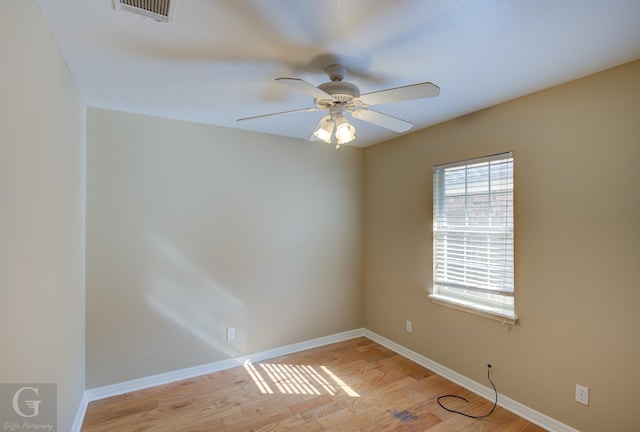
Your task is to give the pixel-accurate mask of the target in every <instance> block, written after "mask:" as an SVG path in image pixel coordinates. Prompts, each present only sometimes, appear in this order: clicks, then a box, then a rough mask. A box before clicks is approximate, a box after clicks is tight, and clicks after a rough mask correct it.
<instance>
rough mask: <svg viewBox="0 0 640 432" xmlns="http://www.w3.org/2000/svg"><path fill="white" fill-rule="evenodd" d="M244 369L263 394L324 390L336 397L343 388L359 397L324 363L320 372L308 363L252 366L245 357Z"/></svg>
mask: <svg viewBox="0 0 640 432" xmlns="http://www.w3.org/2000/svg"><path fill="white" fill-rule="evenodd" d="M256 366H257V367H256ZM244 368H245V369H246V371H247V373H248V374H249V376H251V379H252V380H253V382H254V383H255V384H256V387H258V389H259V390H260V392H261V393H262V394H274V393H275V392H276V391H277V392H280V393H283V394H299V395H321V394H324V393H327V394H329V395H331V396H335V395H336V394H338V392H340V391H341V390H342V391H344V392H345V393H346V394H347V395H349V396H351V397H360V395H359V394H358V393H357V392H356V391H355V390H353V389H352V388H351V387H349V386H348V385H347V384H346V383H345V382H344V381H343V380H341V379H340V377H338V376H337V375H335V374H334V373H333V372H331V371H330V370H329V368H327V367H326V366H320V371H318V370H316V369H315V368H314V367H313V366H309V365H292V364H278V363H258V364H257V365H254V364H253V363H251V361H250V360H247V361H246V362H245V363H244ZM274 389H275V390H274Z"/></svg>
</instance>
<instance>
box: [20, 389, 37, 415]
mask: <svg viewBox="0 0 640 432" xmlns="http://www.w3.org/2000/svg"><path fill="white" fill-rule="evenodd" d="M25 390H31V391H33V392H34V393H35V394H36V396H38V387H22V388H21V389H19V390H18V391H17V392H16V394H14V395H13V410H14V411H15V412H16V414H18V415H20V416H22V417H35V416H37V415H38V414H39V413H40V403H41V402H42V401H41V400H26V401H24V402H25V404H26V405H27V408H30V409H31V410H32V411H33V414H25V413H23V412H22V410H21V409H20V404H19V403H18V399H19V398H20V395H21V394H22V392H23V391H25Z"/></svg>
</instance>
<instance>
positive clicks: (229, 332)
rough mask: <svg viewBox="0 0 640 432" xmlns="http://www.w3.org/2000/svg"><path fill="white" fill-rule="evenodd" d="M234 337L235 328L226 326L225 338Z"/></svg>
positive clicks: (230, 338) (231, 338)
mask: <svg viewBox="0 0 640 432" xmlns="http://www.w3.org/2000/svg"><path fill="white" fill-rule="evenodd" d="M235 338H236V329H235V328H234V327H229V328H227V340H234V339H235Z"/></svg>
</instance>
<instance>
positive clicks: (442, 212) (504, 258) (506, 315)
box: [429, 152, 518, 325]
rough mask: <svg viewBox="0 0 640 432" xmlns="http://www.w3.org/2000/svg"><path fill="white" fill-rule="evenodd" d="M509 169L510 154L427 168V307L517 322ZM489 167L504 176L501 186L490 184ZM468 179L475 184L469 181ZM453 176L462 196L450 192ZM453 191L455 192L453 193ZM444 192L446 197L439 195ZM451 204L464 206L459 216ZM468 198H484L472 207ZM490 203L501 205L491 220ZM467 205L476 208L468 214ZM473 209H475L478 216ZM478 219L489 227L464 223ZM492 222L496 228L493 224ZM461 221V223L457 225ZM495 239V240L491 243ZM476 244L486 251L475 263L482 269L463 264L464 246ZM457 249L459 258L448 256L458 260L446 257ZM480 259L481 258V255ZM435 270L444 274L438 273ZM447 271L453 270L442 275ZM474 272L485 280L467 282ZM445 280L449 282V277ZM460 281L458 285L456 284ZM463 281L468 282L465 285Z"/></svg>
mask: <svg viewBox="0 0 640 432" xmlns="http://www.w3.org/2000/svg"><path fill="white" fill-rule="evenodd" d="M499 164H504V167H500V166H499ZM513 164H514V162H513V152H505V153H498V154H495V155H490V156H485V157H480V158H474V159H466V160H461V161H457V162H452V163H447V164H442V165H436V166H434V167H433V188H432V190H433V196H432V204H433V218H432V221H433V237H432V246H433V257H432V259H433V278H432V287H431V288H432V289H431V291H430V294H429V299H430V300H431V301H432V302H433V303H436V304H440V305H444V306H449V307H452V308H455V309H459V310H463V311H466V312H470V313H473V314H476V315H481V316H484V317H487V318H492V319H496V320H498V321H501V322H503V323H507V324H511V325H515V324H517V322H518V316H517V315H516V312H515V287H514V276H513V269H514V243H515V242H514V220H513V214H514V211H513V202H514V187H513V183H514V171H513ZM495 166H497V167H498V168H499V169H504V170H505V173H506V174H507V177H500V180H501V181H502V182H500V183H497V182H494V183H492V179H493V176H494V171H492V169H491V168H492V167H495ZM485 167H486V170H485V169H484V168H485ZM485 171H486V173H485ZM460 173H462V174H460ZM498 173H499V171H498ZM473 175H475V180H473V179H472V176H473ZM456 176H457V178H458V179H462V184H461V186H462V189H463V192H460V190H459V189H460V188H461V186H457V187H456V186H454V184H455V182H454V181H453V180H452V179H455V178H456ZM445 179H446V180H445ZM447 182H448V183H447ZM480 185H481V186H480ZM456 188H457V189H458V190H457V191H454V189H456ZM474 188H475V190H474ZM478 191H480V192H478ZM446 192H449V194H447V195H445V193H446ZM456 198H459V199H461V200H462V201H463V202H464V203H465V204H464V209H463V210H461V208H460V206H459V207H458V208H456V207H455V204H451V202H452V199H453V200H455V199H456ZM474 198H479V199H478V201H482V198H484V199H485V202H482V203H481V204H479V205H478V202H476V201H474ZM494 199H498V200H499V199H503V201H504V203H501V205H503V206H504V208H503V209H500V208H498V212H496V214H497V217H496V216H494V215H493V213H492V212H493V211H495V209H496V208H497V207H496V206H495V204H493V200H494ZM497 202H500V201H497ZM469 203H473V204H475V205H476V206H475V207H474V209H473V211H472V210H471V206H470V205H469ZM478 208H480V211H479V212H478ZM454 213H455V216H454ZM478 215H480V216H481V217H486V219H487V220H490V222H487V223H480V222H469V220H470V219H473V218H474V217H475V218H477V217H478ZM438 218H440V220H438ZM456 218H457V219H456ZM492 218H495V220H498V221H499V223H495V222H494V221H493V219H492ZM454 219H456V221H454V222H451V223H449V220H454ZM462 219H463V220H464V222H460V221H461V220H462ZM450 236H451V237H454V236H458V237H459V238H460V237H461V238H462V240H459V239H457V240H447V237H450ZM474 236H475V237H474ZM471 239H473V240H471ZM496 239H498V242H497V243H496ZM476 241H480V244H481V246H482V247H481V248H480V249H481V250H484V249H486V252H485V254H484V255H485V256H484V257H483V258H482V259H481V261H483V263H478V259H476V258H473V259H472V258H469V255H472V254H467V252H466V250H467V249H471V248H470V247H469V245H470V244H472V243H473V244H474V246H475V242H476ZM496 244H497V245H498V247H497V248H496V247H495V245H496ZM461 245H463V247H464V249H465V252H464V253H463V254H462V256H463V258H458V257H457V258H456V259H454V258H453V256H454V255H456V256H457V255H460V254H459V253H458V252H457V251H456V252H455V253H454V252H451V251H450V249H454V248H455V247H460V246H461ZM443 251H444V252H443ZM495 251H497V253H496V252H495ZM480 254H481V255H482V253H481V252H480ZM494 255H497V256H499V259H494V258H492V257H493V256H494ZM484 261H486V266H485V263H484ZM496 262H499V266H498V267H499V269H498V270H497V271H495V272H494V271H493V270H494V269H495V268H496V266H495V264H496ZM441 265H442V266H443V268H444V269H441V268H440V267H439V266H441ZM483 266H484V267H483ZM454 267H455V268H454ZM449 268H452V269H453V270H448V269H449ZM461 268H462V269H461ZM478 269H481V270H482V272H483V273H484V272H486V273H487V276H478V277H474V276H472V273H474V272H476V270H478ZM489 273H491V275H489ZM449 274H451V275H452V276H451V277H450V276H449ZM493 274H497V275H498V276H493ZM460 278H463V279H464V281H462V282H461V281H460ZM456 279H458V280H456ZM468 280H472V281H471V282H465V281H468ZM465 283H466V285H465Z"/></svg>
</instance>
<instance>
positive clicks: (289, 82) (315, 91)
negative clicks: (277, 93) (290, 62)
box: [276, 78, 333, 99]
mask: <svg viewBox="0 0 640 432" xmlns="http://www.w3.org/2000/svg"><path fill="white" fill-rule="evenodd" d="M276 81H278V82H279V83H280V84H284V85H286V86H287V87H289V88H292V89H294V90H297V91H301V92H303V93H306V94H308V95H309V96H311V97H312V98H314V99H333V96H331V95H330V94H329V93H327V92H325V91H323V90H320V89H319V88H318V87H316V86H314V85H313V84H309V83H308V82H306V81H304V80H301V79H299V78H276Z"/></svg>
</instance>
